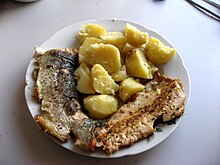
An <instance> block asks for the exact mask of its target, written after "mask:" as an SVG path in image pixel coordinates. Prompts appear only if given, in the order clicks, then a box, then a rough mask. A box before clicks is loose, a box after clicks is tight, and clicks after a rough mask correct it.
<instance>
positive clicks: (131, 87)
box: [119, 78, 144, 102]
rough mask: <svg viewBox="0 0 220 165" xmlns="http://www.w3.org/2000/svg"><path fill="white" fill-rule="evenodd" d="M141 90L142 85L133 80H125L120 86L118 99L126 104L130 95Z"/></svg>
mask: <svg viewBox="0 0 220 165" xmlns="http://www.w3.org/2000/svg"><path fill="white" fill-rule="evenodd" d="M143 89H144V85H142V84H141V83H139V82H137V81H136V80H134V79H133V78H127V79H125V80H124V81H122V83H121V84H120V90H119V97H120V99H121V100H122V101H123V102H126V101H128V99H129V98H130V97H131V96H132V95H134V94H135V93H137V92H139V91H142V90H143Z"/></svg>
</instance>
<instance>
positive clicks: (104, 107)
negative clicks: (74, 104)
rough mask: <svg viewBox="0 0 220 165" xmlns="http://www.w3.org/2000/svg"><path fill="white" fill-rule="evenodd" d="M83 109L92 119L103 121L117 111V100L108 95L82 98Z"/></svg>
mask: <svg viewBox="0 0 220 165" xmlns="http://www.w3.org/2000/svg"><path fill="white" fill-rule="evenodd" d="M83 103H84V106H85V109H86V110H88V112H89V116H90V117H92V118H93V119H97V120H98V119H105V118H107V117H109V116H110V115H112V114H113V113H114V112H116V111H117V109H118V100H117V99H116V98H115V97H114V96H110V95H93V96H88V97H86V98H84V100H83Z"/></svg>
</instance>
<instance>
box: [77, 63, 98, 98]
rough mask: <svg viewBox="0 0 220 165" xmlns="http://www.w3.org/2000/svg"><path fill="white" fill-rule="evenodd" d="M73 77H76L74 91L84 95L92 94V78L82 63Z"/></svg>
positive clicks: (93, 91)
mask: <svg viewBox="0 0 220 165" xmlns="http://www.w3.org/2000/svg"><path fill="white" fill-rule="evenodd" d="M74 75H75V76H77V77H78V80H77V86H76V89H77V90H78V91H79V92H81V93H85V94H94V93H95V90H94V88H93V84H92V77H91V74H90V70H89V67H88V66H87V65H86V64H84V63H82V64H81V65H80V66H79V67H78V68H77V69H76V70H75V72H74Z"/></svg>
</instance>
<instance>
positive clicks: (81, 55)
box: [79, 37, 103, 64]
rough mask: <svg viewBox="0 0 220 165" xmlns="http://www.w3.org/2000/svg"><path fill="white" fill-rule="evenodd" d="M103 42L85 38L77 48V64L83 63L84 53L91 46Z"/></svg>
mask: <svg viewBox="0 0 220 165" xmlns="http://www.w3.org/2000/svg"><path fill="white" fill-rule="evenodd" d="M102 42H103V41H102V40H101V39H98V38H94V37H87V38H86V39H85V41H84V42H83V44H82V45H81V46H80V48H79V63H80V64H81V63H82V62H85V52H86V50H87V48H88V47H89V46H90V45H91V44H95V43H102Z"/></svg>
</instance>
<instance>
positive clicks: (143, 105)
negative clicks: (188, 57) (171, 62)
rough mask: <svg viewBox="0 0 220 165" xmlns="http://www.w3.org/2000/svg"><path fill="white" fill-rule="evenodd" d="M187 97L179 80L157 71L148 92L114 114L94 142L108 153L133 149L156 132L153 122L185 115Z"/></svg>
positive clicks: (146, 89) (137, 95) (138, 94)
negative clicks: (140, 141) (134, 144)
mask: <svg viewBox="0 0 220 165" xmlns="http://www.w3.org/2000/svg"><path fill="white" fill-rule="evenodd" d="M185 99H186V95H185V93H184V92H183V86H182V83H181V82H180V81H179V80H178V79H170V78H168V77H167V76H164V75H161V74H159V73H158V72H156V73H155V74H154V79H153V80H151V81H150V82H148V83H147V84H146V85H145V89H144V90H143V91H141V92H138V93H136V94H135V96H133V99H132V100H130V102H128V103H127V104H125V105H123V106H122V107H121V108H120V109H119V110H118V111H117V112H116V113H114V114H113V115H112V116H111V117H110V118H109V120H108V121H107V123H106V126H105V127H104V128H102V129H101V130H99V131H100V132H99V135H98V136H97V137H96V138H95V139H94V141H95V142H94V144H96V146H97V147H101V148H103V150H105V151H106V152H107V153H108V154H111V153H113V152H114V151H116V150H119V149H120V148H121V147H125V146H130V145H132V144H133V143H135V142H136V141H138V140H140V139H143V138H145V137H147V136H149V135H151V134H153V133H154V132H155V129H154V122H155V120H156V119H158V118H162V120H163V121H164V122H166V121H170V120H172V119H174V118H176V117H178V116H180V115H182V114H183V112H184V108H185Z"/></svg>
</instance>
